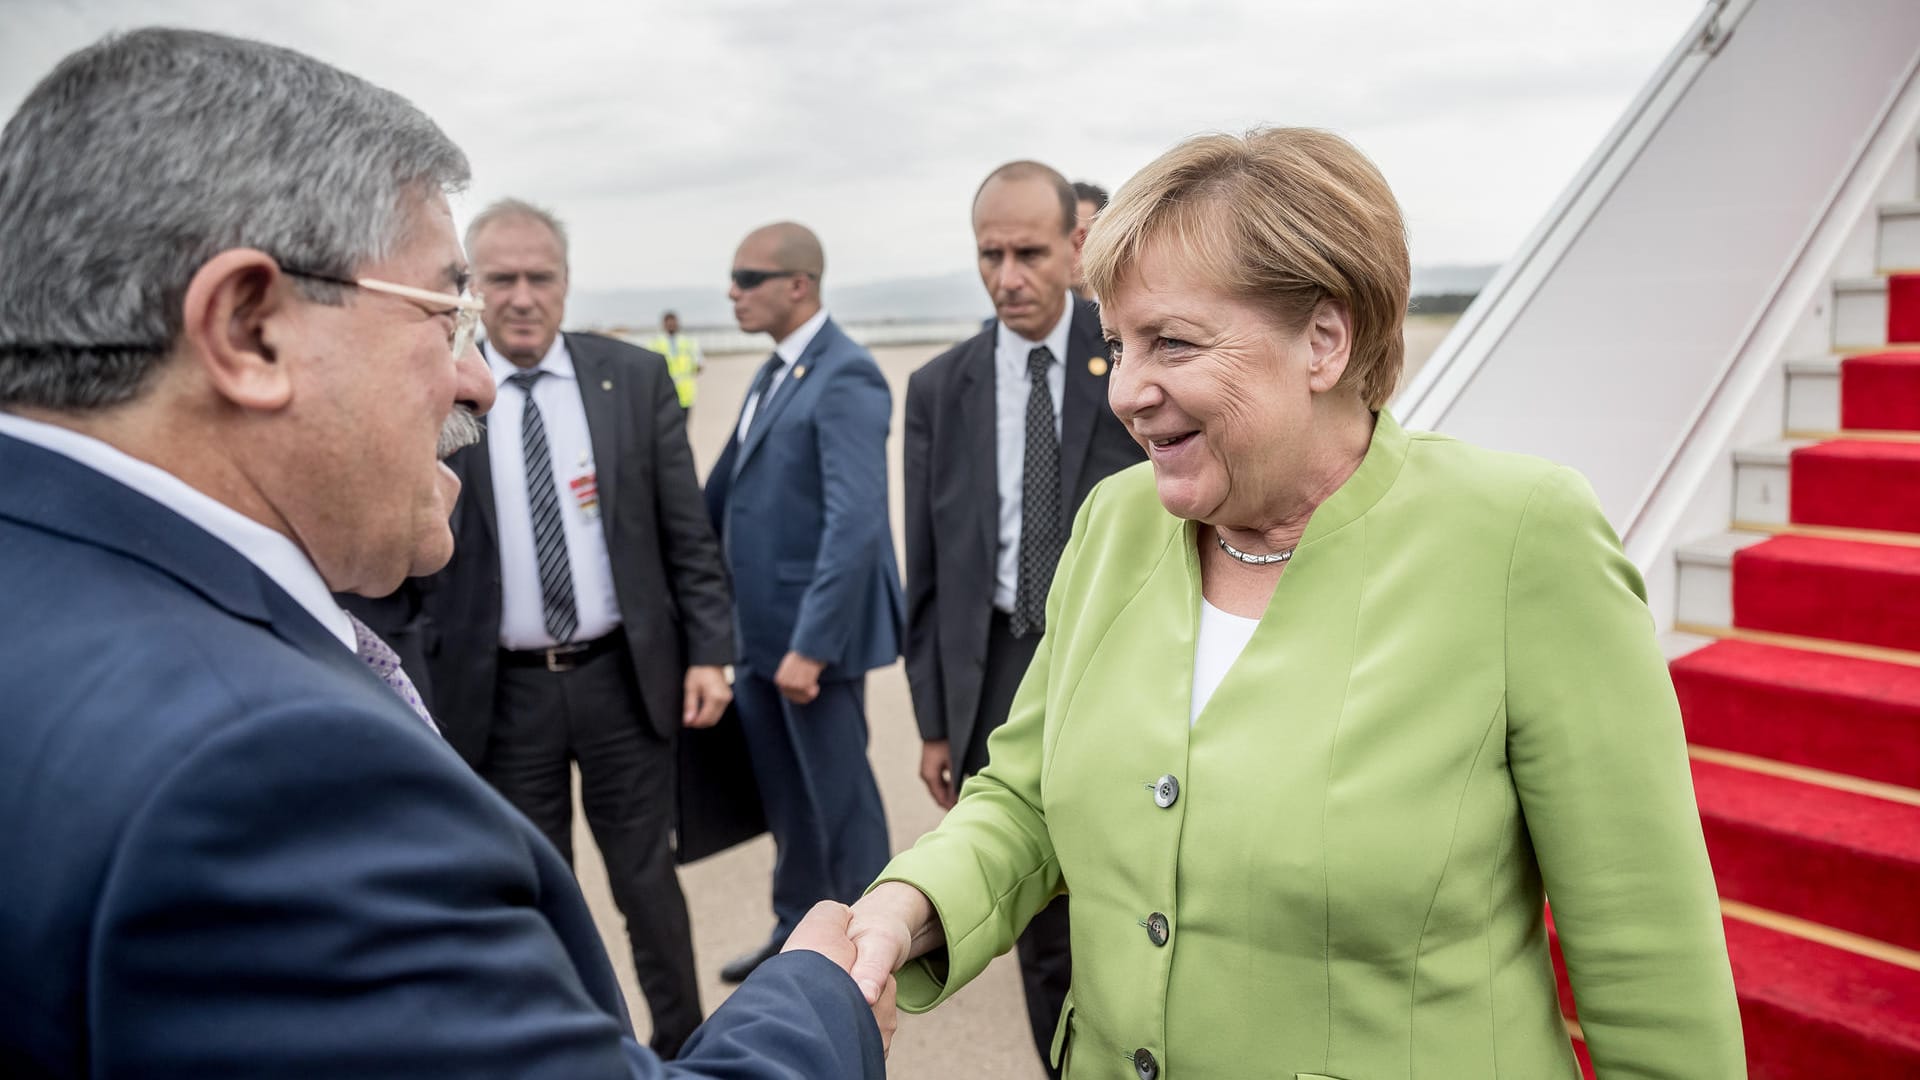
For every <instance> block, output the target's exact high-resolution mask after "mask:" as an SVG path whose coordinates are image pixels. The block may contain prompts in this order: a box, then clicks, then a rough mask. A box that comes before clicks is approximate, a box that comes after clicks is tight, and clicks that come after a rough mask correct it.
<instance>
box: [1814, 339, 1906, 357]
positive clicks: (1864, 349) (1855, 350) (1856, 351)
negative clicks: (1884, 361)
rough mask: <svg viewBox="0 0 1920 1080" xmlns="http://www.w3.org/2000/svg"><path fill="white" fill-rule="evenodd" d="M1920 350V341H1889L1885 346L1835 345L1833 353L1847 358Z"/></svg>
mask: <svg viewBox="0 0 1920 1080" xmlns="http://www.w3.org/2000/svg"><path fill="white" fill-rule="evenodd" d="M1916 349H1920V341H1889V342H1887V343H1885V344H1883V345H1835V346H1834V347H1833V351H1834V352H1837V353H1842V354H1844V355H1847V356H1866V355H1867V354H1869V353H1882V352H1912V351H1914V350H1916Z"/></svg>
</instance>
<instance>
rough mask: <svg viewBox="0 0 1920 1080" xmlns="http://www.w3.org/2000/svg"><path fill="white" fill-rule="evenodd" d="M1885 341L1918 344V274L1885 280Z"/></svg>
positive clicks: (1919, 331)
mask: <svg viewBox="0 0 1920 1080" xmlns="http://www.w3.org/2000/svg"><path fill="white" fill-rule="evenodd" d="M1887 340H1888V341H1906V342H1920V273H1912V272H1907V273H1898V274H1894V275H1892V276H1890V277H1888V278H1887Z"/></svg>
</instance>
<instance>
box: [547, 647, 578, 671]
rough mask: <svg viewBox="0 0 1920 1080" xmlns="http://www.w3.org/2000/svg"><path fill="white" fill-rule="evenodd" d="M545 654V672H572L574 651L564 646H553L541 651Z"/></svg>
mask: <svg viewBox="0 0 1920 1080" xmlns="http://www.w3.org/2000/svg"><path fill="white" fill-rule="evenodd" d="M543 651H544V652H545V653H546V654H547V670H548V671H552V672H561V671H572V670H573V662H572V659H571V657H572V654H573V652H574V650H572V649H569V648H568V647H567V646H565V645H555V646H552V647H551V648H548V649H545V650H543Z"/></svg>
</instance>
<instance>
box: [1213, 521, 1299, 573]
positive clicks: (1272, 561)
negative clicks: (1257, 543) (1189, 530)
mask: <svg viewBox="0 0 1920 1080" xmlns="http://www.w3.org/2000/svg"><path fill="white" fill-rule="evenodd" d="M1213 539H1214V542H1215V543H1218V544H1219V545H1220V550H1221V551H1224V552H1226V553H1227V554H1228V555H1229V556H1231V557H1232V558H1233V559H1234V560H1236V561H1238V562H1243V563H1246V564H1247V565H1248V566H1274V565H1277V564H1279V563H1283V562H1286V561H1287V560H1288V559H1291V558H1293V553H1294V550H1295V549H1293V548H1288V549H1287V550H1285V551H1276V552H1274V553H1273V554H1271V555H1249V554H1247V553H1246V552H1244V551H1241V550H1240V549H1239V548H1237V547H1234V546H1233V545H1232V544H1229V543H1227V538H1226V537H1225V536H1222V535H1221V534H1220V530H1218V529H1215V530H1214V531H1213Z"/></svg>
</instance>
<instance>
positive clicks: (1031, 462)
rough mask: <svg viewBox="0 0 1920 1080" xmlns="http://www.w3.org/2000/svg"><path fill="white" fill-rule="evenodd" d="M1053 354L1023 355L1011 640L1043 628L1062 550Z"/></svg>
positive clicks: (1063, 532)
mask: <svg viewBox="0 0 1920 1080" xmlns="http://www.w3.org/2000/svg"><path fill="white" fill-rule="evenodd" d="M1052 364H1053V354H1052V353H1051V352H1048V351H1047V347H1046V346H1044V345H1042V346H1040V347H1039V348H1037V349H1035V350H1033V351H1032V352H1030V353H1028V354H1027V382H1028V389H1027V456H1026V462H1025V464H1024V467H1023V470H1022V478H1021V491H1020V559H1019V562H1020V568H1019V577H1018V578H1016V579H1015V584H1014V590H1013V619H1012V625H1011V629H1012V630H1013V636H1015V637H1025V636H1027V635H1028V634H1034V633H1039V632H1040V631H1042V630H1044V629H1046V626H1047V589H1048V588H1050V587H1052V585H1053V568H1054V566H1055V565H1056V564H1058V563H1059V561H1060V549H1061V548H1063V547H1065V546H1066V542H1067V538H1066V530H1065V529H1064V528H1062V527H1061V524H1060V437H1059V436H1058V435H1056V434H1054V431H1053V392H1052V391H1051V390H1049V389H1047V369H1048V368H1049V367H1051V366H1052Z"/></svg>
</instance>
